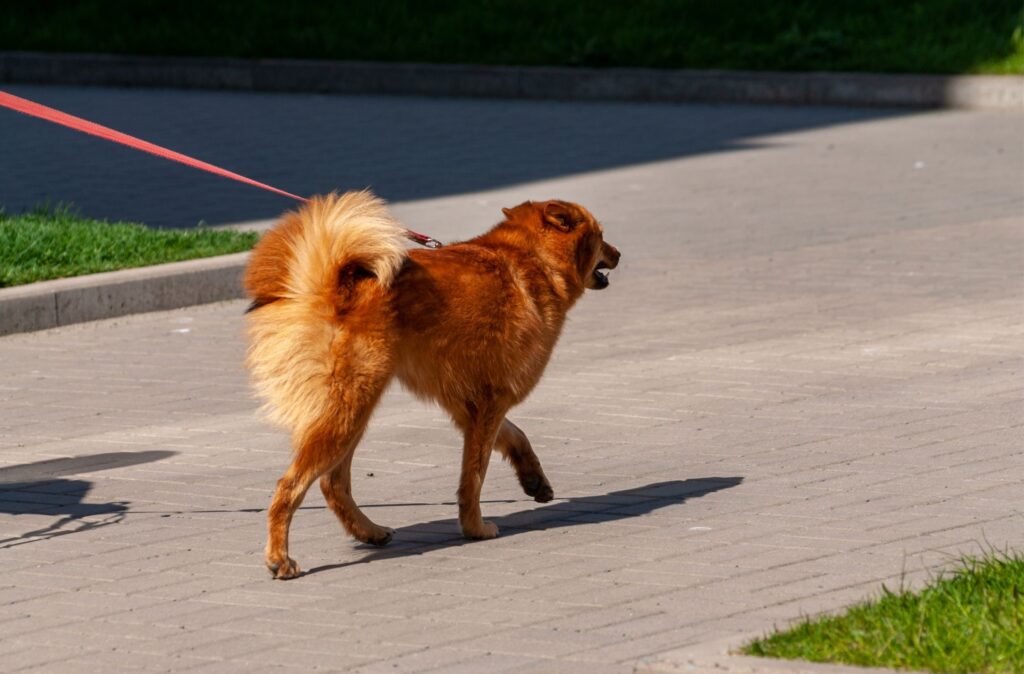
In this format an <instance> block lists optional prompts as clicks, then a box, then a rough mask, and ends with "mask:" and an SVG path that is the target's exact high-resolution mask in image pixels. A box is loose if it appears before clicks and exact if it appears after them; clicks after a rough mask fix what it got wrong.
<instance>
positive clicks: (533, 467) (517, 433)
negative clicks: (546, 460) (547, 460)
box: [494, 419, 555, 503]
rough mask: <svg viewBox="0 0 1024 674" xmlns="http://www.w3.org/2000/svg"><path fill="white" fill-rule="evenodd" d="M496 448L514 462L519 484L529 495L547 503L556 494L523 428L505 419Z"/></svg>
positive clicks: (510, 461)
mask: <svg viewBox="0 0 1024 674" xmlns="http://www.w3.org/2000/svg"><path fill="white" fill-rule="evenodd" d="M494 448H495V449H497V450H498V451H499V452H501V455H502V456H503V457H504V458H505V460H506V461H508V462H509V463H511V464H512V468H513V469H514V470H515V471H516V477H517V478H519V484H520V485H521V486H522V487H523V491H524V492H526V495H527V496H532V497H533V500H535V501H537V502H538V503H547V502H548V501H550V500H551V499H552V498H554V496H555V492H554V490H552V489H551V483H550V482H548V478H547V477H546V476H545V475H544V469H543V468H542V467H541V465H540V459H538V458H537V455H536V454H534V452H533V447H532V446H531V445H530V440H529V438H527V437H526V433H523V431H522V429H520V428H519V427H518V426H516V425H515V424H514V423H512V422H511V421H509V420H508V419H505V420H504V421H502V422H501V427H500V428H499V429H498V437H497V438H496V439H495V441H494Z"/></svg>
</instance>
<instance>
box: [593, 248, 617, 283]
mask: <svg viewBox="0 0 1024 674" xmlns="http://www.w3.org/2000/svg"><path fill="white" fill-rule="evenodd" d="M620 257H621V255H620V253H619V251H618V249H616V248H615V246H612V245H609V244H607V243H603V242H602V243H601V259H600V260H599V261H598V263H597V264H596V265H595V266H594V271H593V272H591V275H592V276H593V279H592V281H591V283H592V284H593V285H591V286H590V287H591V288H592V289H593V290H604V289H605V288H607V287H608V274H603V273H602V272H601V270H602V269H615V268H616V267H617V266H619V258H620Z"/></svg>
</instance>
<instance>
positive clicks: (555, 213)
mask: <svg viewBox="0 0 1024 674" xmlns="http://www.w3.org/2000/svg"><path fill="white" fill-rule="evenodd" d="M541 220H543V222H544V224H546V225H550V226H552V227H554V228H555V229H557V230H559V231H562V232H571V231H572V230H573V228H575V227H576V214H575V213H573V212H572V210H571V209H570V208H569V207H568V206H566V205H565V204H563V203H561V202H558V201H549V202H547V203H546V204H544V210H543V212H542V213H541Z"/></svg>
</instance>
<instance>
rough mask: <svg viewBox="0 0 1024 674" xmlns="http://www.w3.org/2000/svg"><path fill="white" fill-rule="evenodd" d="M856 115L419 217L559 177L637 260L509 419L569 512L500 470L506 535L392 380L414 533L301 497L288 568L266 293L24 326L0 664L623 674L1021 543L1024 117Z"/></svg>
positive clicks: (406, 513)
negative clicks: (251, 375)
mask: <svg viewBox="0 0 1024 674" xmlns="http://www.w3.org/2000/svg"><path fill="white" fill-rule="evenodd" d="M538 105H547V104H538ZM456 107H457V106H456ZM596 107H598V108H600V107H601V106H596ZM612 107H614V106H612ZM661 107H662V108H664V110H662V113H663V114H666V115H668V114H670V113H672V112H673V111H677V112H678V114H679V116H680V119H682V120H684V121H685V123H686V124H688V125H694V124H697V125H698V128H696V129H692V128H691V129H690V132H691V133H693V134H695V135H699V133H700V131H701V129H702V128H705V127H706V128H712V127H714V126H715V125H716V124H718V123H720V118H728V119H733V120H735V119H738V118H739V117H743V116H744V115H747V116H749V117H750V118H753V117H756V115H757V114H759V113H760V111H759V110H758V109H757V108H730V107H722V108H701V107H699V106H677V107H673V106H661ZM579 109H580V114H581V115H583V116H586V115H588V114H590V108H589V107H588V106H580V108H579ZM780 110H781V111H780ZM787 112H788V113H790V114H792V115H795V116H801V115H805V114H806V111H803V110H790V111H786V110H785V109H775V110H773V111H772V112H771V113H768V112H765V114H773V115H774V114H779V115H781V116H782V117H783V118H784V117H785V115H786V113H787ZM832 121H833V122H834V121H836V120H832ZM842 121H845V122H849V123H843V124H838V123H831V124H822V125H816V126H813V127H808V126H807V125H802V124H795V123H794V124H784V125H782V127H780V128H781V131H780V132H779V133H773V134H771V135H758V134H757V133H751V134H749V135H747V136H746V140H745V141H744V142H743V143H742V144H738V145H736V146H735V147H731V148H729V151H710V150H712V149H722V148H709V151H708V152H703V153H686V154H685V156H679V157H675V158H662V159H661V160H660V161H657V162H647V163H635V164H630V165H625V166H617V167H609V168H604V169H602V170H599V171H593V172H586V173H582V174H575V175H566V176H562V177H556V178H550V179H545V180H544V181H543V182H539V183H532V184H522V185H515V186H506V187H497V188H495V189H492V190H489V191H485V192H474V193H471V194H465V195H450V196H440V197H437V198H432V199H429V200H422V201H418V202H410V203H403V204H399V205H398V206H397V207H396V210H397V212H398V213H399V214H400V215H402V216H403V217H404V218H405V219H406V220H407V221H408V222H409V224H410V225H411V226H414V227H416V228H417V229H425V230H427V231H430V232H431V233H434V234H436V235H438V236H441V237H446V238H448V237H455V236H459V235H463V234H468V233H470V232H472V231H476V230H478V229H479V228H480V227H482V226H483V225H484V224H485V223H488V222H491V221H493V220H494V219H495V218H496V217H497V208H498V206H500V205H507V204H511V203H515V202H517V201H518V200H521V199H523V198H527V197H531V196H532V197H546V196H549V195H559V196H564V197H566V198H573V199H579V200H581V201H583V202H584V203H586V204H587V205H588V206H590V207H591V209H592V210H593V211H594V212H595V213H597V214H598V215H599V216H600V217H602V218H603V220H604V221H605V223H606V229H607V230H608V232H609V239H610V240H611V241H612V242H613V243H615V244H616V245H618V246H619V247H620V248H621V249H622V250H623V254H624V258H623V265H622V266H621V267H620V268H619V269H618V270H616V271H615V272H613V273H612V275H611V280H612V285H611V288H610V289H609V290H607V291H605V292H603V293H600V294H597V293H595V294H593V295H592V296H588V297H586V298H584V300H583V301H582V303H581V304H580V305H579V306H578V307H577V309H576V310H575V311H574V313H573V315H572V318H571V320H570V324H569V326H568V328H567V330H566V333H565V335H564V337H563V340H562V343H561V344H560V346H559V348H558V349H557V350H556V353H555V357H554V359H553V362H552V364H551V366H550V368H549V370H548V374H547V376H546V378H545V379H544V381H543V382H542V384H541V386H540V387H539V388H538V390H537V391H536V392H535V393H534V395H533V396H532V397H531V398H530V399H529V400H528V401H527V402H526V403H524V404H523V405H522V406H521V407H520V408H519V409H518V410H516V411H515V414H513V415H512V418H513V419H515V420H516V421H517V423H519V424H520V425H521V426H522V427H523V428H524V430H525V431H526V432H527V433H528V434H529V435H530V437H531V440H532V441H533V444H534V447H535V448H536V449H537V452H538V454H539V456H540V457H541V460H542V461H543V463H544V465H545V468H546V471H547V473H548V475H549V477H550V478H551V480H552V482H553V484H554V487H555V490H556V500H555V501H554V502H552V503H550V504H547V505H543V506H541V505H538V504H535V503H533V502H532V501H529V500H527V499H526V498H525V497H524V496H523V495H522V494H521V493H520V492H519V491H518V488H517V486H516V484H515V480H514V477H513V476H512V473H511V471H510V470H509V469H508V468H507V467H505V466H500V465H496V466H495V467H494V468H493V469H492V471H490V474H489V476H488V478H489V479H488V481H487V484H486V485H485V489H484V499H485V501H486V502H485V504H484V511H485V514H486V515H487V516H489V517H492V518H493V519H494V520H495V521H496V522H497V523H498V524H499V526H500V527H501V529H502V535H501V536H500V537H499V538H498V539H495V540H493V541H486V542H474V543H466V542H464V541H462V540H461V539H460V538H459V537H458V535H457V525H456V522H455V519H454V516H455V510H456V509H455V505H454V503H453V501H454V489H455V482H456V472H457V463H458V446H459V441H458V439H457V437H456V435H455V434H454V432H453V431H452V430H451V429H450V428H449V427H448V424H447V422H446V421H445V420H444V418H443V417H442V416H441V415H440V414H439V413H438V412H437V411H436V410H434V409H432V408H430V407H427V406H424V405H421V404H420V403H417V402H415V401H413V400H411V399H410V398H409V397H408V396H407V395H406V394H404V393H403V392H401V391H400V390H397V389H396V390H394V391H392V392H391V393H390V394H389V395H388V397H387V399H386V401H385V403H384V405H383V406H382V407H381V409H380V410H379V411H378V413H377V414H376V416H375V418H374V421H373V422H372V424H371V428H370V431H369V433H368V434H367V437H366V439H365V440H364V442H363V444H362V446H361V448H360V450H359V451H358V453H357V455H356V467H357V470H356V471H355V473H354V474H355V475H356V483H355V490H356V496H357V499H358V500H359V501H360V502H361V503H362V504H363V505H364V507H366V508H368V513H369V514H371V516H372V517H373V518H374V519H375V520H377V521H379V522H380V523H382V524H385V525H388V526H393V527H396V528H397V533H396V536H395V539H394V542H393V543H392V545H391V546H389V547H388V548H385V549H382V550H377V549H372V548H367V547H364V546H361V545H357V544H355V543H353V542H352V541H351V540H349V539H346V538H345V537H344V535H343V533H342V531H341V529H340V527H339V526H338V525H337V523H336V522H335V520H334V518H333V516H332V515H330V513H329V512H328V511H326V510H325V508H324V505H323V502H322V499H321V497H320V496H319V494H314V493H311V494H310V497H309V498H308V499H307V501H306V503H305V505H304V506H303V509H302V510H301V511H300V512H299V514H298V515H297V517H296V520H295V524H294V527H293V543H292V550H293V554H294V555H295V556H296V557H297V559H298V560H299V561H300V563H301V564H302V565H303V568H305V569H308V570H309V573H308V574H307V575H305V576H303V577H302V578H300V579H298V580H295V581H290V582H287V583H280V582H271V581H270V580H269V579H268V577H267V575H266V572H265V570H264V569H263V566H262V561H261V554H262V545H263V536H264V532H263V528H264V513H263V511H262V510H263V508H265V507H266V505H267V502H268V500H269V497H270V494H271V491H272V488H273V484H274V481H275V479H276V478H277V476H278V474H279V473H280V472H281V471H282V470H283V468H284V467H285V465H286V463H287V461H288V458H287V449H286V438H285V435H284V434H283V433H281V432H280V431H278V430H276V429H273V428H271V427H269V426H267V425H265V424H263V423H262V422H260V421H258V420H257V416H256V412H255V410H256V403H255V402H254V401H253V399H252V398H251V396H250V392H249V389H248V386H247V383H246V377H245V373H244V371H243V369H242V366H241V360H242V355H243V350H244V344H243V340H242V336H241V331H242V321H241V316H240V313H241V309H242V308H243V303H239V302H234V303H227V304H220V305H208V306H204V307H196V308H192V309H188V310H181V311H174V312H167V313H157V314H150V315H141V316H133V317H128V318H124V319H114V320H111V321H105V322H99V323H94V324H86V325H82V326H75V327H70V328H64V329H59V330H54V331H50V332H45V333H37V334H25V335H16V336H11V337H5V338H0V405H2V406H0V462H2V464H3V466H4V468H3V470H2V471H0V483H2V484H0V559H2V560H3V564H4V568H5V570H6V573H5V574H4V577H3V578H2V579H0V630H2V634H4V638H3V640H2V641H0V661H2V662H3V669H4V670H5V671H59V672H69V671H83V672H85V671H96V670H97V669H99V668H101V667H105V668H107V669H112V670H115V671H133V670H140V671H168V670H174V671H197V672H198V671H209V672H231V671H247V672H248V671H271V670H277V669H280V670H289V671H290V670H295V671H310V670H327V671H360V672H429V671H438V672H441V671H444V672H498V671H506V670H507V671H516V672H528V673H532V674H539V673H542V672H573V671H586V672H588V673H590V674H603V673H605V672H608V673H616V674H618V673H626V672H630V671H632V668H633V665H634V663H635V661H636V660H637V659H638V658H641V657H644V656H648V655H651V654H655V653H658V652H662V651H666V650H670V649H674V648H678V647H681V646H686V645H689V644H694V643H698V642H705V641H710V640H714V639H718V638H722V637H727V636H730V635H734V634H739V633H746V632H751V631H759V630H764V629H767V628H770V627H771V626H772V625H773V624H785V623H786V622H787V621H789V620H792V619H794V618H797V617H799V616H800V615H802V614H807V613H815V612H819V611H824V610H834V609H837V608H839V607H841V606H843V605H845V604H848V603H850V602H853V601H856V600H858V599H861V598H863V597H865V596H867V595H869V594H870V593H872V592H874V591H877V589H878V587H879V584H880V583H881V582H886V583H889V584H890V585H891V584H896V583H899V582H907V583H917V582H920V581H921V580H923V579H925V578H927V577H928V576H929V575H930V574H933V573H935V572H936V570H937V569H939V568H945V567H947V566H949V565H950V564H951V563H952V562H953V560H955V558H956V556H957V555H959V554H961V553H973V552H978V551H979V550H981V549H983V548H985V547H986V546H993V547H997V548H1000V549H1003V548H1007V547H1008V548H1013V549H1017V550H1020V549H1022V548H1024V494H1022V492H1021V489H1020V483H1021V480H1022V479H1024V453H1022V451H1024V450H1022V446H1024V445H1022V442H1021V440H1022V438H1024V433H1022V423H1024V384H1022V382H1024V379H1022V378H1021V362H1022V356H1024V304H1022V300H1024V282H1022V278H1021V269H1022V267H1021V263H1022V261H1024V260H1022V258H1024V230H1022V227H1021V225H1022V224H1024V217H1022V206H1024V193H1022V188H1021V184H1020V181H1019V177H1020V175H1021V172H1022V170H1024V155H1022V147H1021V144H1020V142H1019V139H1020V131H1021V130H1022V121H1024V118H1022V117H1020V116H1013V115H1009V114H1000V113H965V112H943V113H927V114H919V115H906V116H898V117H871V118H868V117H864V116H861V115H859V113H858V114H854V113H848V114H847V116H846V118H845V119H844V120H842ZM666 123H667V122H666ZM701 124H703V125H705V127H699V125H701ZM755 126H756V125H755ZM586 151H589V150H586Z"/></svg>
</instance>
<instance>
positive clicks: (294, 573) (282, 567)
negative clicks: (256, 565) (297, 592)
mask: <svg viewBox="0 0 1024 674" xmlns="http://www.w3.org/2000/svg"><path fill="white" fill-rule="evenodd" d="M267 569H268V570H269V571H270V575H271V576H273V577H274V580H288V579H289V578H297V577H298V576H299V575H300V574H301V573H302V569H300V568H299V565H298V563H297V562H296V561H295V560H294V559H292V558H291V557H285V559H284V561H271V560H269V559H268V560H267Z"/></svg>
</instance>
